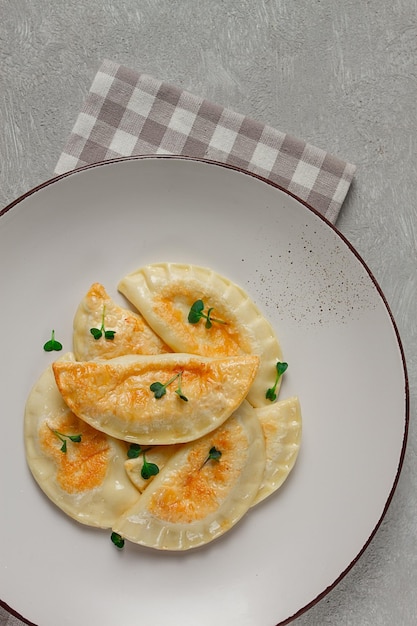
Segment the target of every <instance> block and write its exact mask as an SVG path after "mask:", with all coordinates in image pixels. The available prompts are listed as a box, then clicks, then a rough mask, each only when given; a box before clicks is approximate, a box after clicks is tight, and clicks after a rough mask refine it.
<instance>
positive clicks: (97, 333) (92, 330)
mask: <svg viewBox="0 0 417 626" xmlns="http://www.w3.org/2000/svg"><path fill="white" fill-rule="evenodd" d="M90 333H91V334H92V335H93V337H94V339H100V337H101V336H102V334H103V333H102V331H101V330H100V329H99V328H90Z"/></svg>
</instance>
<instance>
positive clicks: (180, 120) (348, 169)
mask: <svg viewBox="0 0 417 626" xmlns="http://www.w3.org/2000/svg"><path fill="white" fill-rule="evenodd" d="M155 154H157V155H161V154H166V155H167V154H169V155H179V156H187V157H191V158H193V157H194V158H199V159H208V160H212V161H217V162H219V163H226V164H228V165H232V166H234V167H238V168H239V169H242V170H246V171H248V172H251V173H254V174H257V175H259V176H261V177H263V178H265V179H267V180H270V181H271V182H273V183H275V184H277V185H279V186H280V187H282V188H283V189H286V190H288V191H289V192H290V193H292V194H293V195H295V196H296V197H298V198H300V199H301V200H303V201H304V202H306V203H307V204H308V205H310V206H312V207H313V208H314V209H316V210H317V211H318V212H319V213H321V214H322V215H323V216H324V217H325V218H326V219H328V220H329V221H330V222H333V223H335V221H336V219H337V217H338V215H339V212H340V209H341V206H342V204H343V202H344V200H345V197H346V194H347V192H348V190H349V187H350V185H351V182H352V179H353V176H354V173H355V170H356V167H355V165H353V164H351V163H348V162H346V161H343V160H342V159H340V158H338V157H336V156H333V155H331V154H330V153H328V152H326V151H324V150H322V149H321V148H317V147H315V146H313V145H312V144H310V143H308V142H305V141H302V140H300V139H297V138H296V137H294V136H292V135H290V134H287V133H283V132H281V131H280V130H277V129H275V128H273V127H271V126H269V125H267V124H263V123H260V122H258V121H256V120H254V119H252V118H250V117H248V116H245V115H243V114H240V113H237V112H235V111H233V110H232V109H230V108H226V107H223V106H220V105H218V104H215V103H213V102H210V101H209V100H207V99H204V98H202V97H199V96H196V95H194V94H192V93H191V92H189V91H186V90H183V89H180V88H178V87H176V86H174V85H172V84H170V83H167V82H164V81H161V80H158V79H155V78H154V77H152V76H150V75H148V74H145V73H139V72H136V71H135V70H132V69H130V68H128V67H125V66H123V65H120V64H118V63H116V62H114V61H110V60H107V59H106V60H104V61H103V63H102V64H101V66H100V68H99V70H98V72H97V73H96V75H95V77H94V79H93V82H92V85H91V87H90V90H89V93H88V95H87V98H86V100H85V102H84V104H83V106H82V109H81V111H80V113H79V115H78V117H77V119H76V122H75V124H74V127H73V129H72V132H71V134H70V136H69V138H68V140H67V143H66V145H65V147H64V150H63V152H62V154H61V156H60V158H59V160H58V163H57V165H56V168H55V174H62V173H65V172H68V171H71V170H73V169H76V168H78V167H81V166H84V165H88V164H92V163H97V162H101V161H106V160H109V159H113V158H117V157H124V156H136V155H142V156H151V155H155Z"/></svg>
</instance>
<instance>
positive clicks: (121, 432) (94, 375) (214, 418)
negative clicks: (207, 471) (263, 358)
mask: <svg viewBox="0 0 417 626" xmlns="http://www.w3.org/2000/svg"><path fill="white" fill-rule="evenodd" d="M258 365H259V358H258V357H256V356H246V355H244V356H239V357H227V358H220V359H209V358H206V357H200V356H196V355H189V354H164V355H158V356H125V357H119V358H118V359H111V360H108V361H86V362H72V361H66V362H65V361H57V362H56V363H54V364H53V371H54V375H55V379H56V382H57V385H58V389H59V391H60V393H61V395H62V397H63V398H64V400H65V402H66V403H67V405H68V406H69V407H70V409H71V410H72V411H73V412H74V413H75V414H76V415H77V416H78V417H80V418H81V419H83V420H85V421H86V422H87V423H89V424H90V425H92V426H94V428H97V429H98V430H103V431H104V432H106V433H107V434H109V435H112V436H114V437H118V438H120V439H124V440H125V441H132V442H137V443H140V444H147V445H151V444H168V443H180V442H185V441H191V440H192V439H196V438H197V437H200V436H202V435H204V434H206V433H207V432H210V431H212V430H214V429H215V428H217V426H219V425H220V424H221V423H223V422H224V421H225V420H226V419H227V418H228V417H229V416H230V415H231V413H232V412H233V411H234V410H235V409H236V408H237V407H238V406H239V404H240V403H241V402H242V400H243V399H244V398H245V396H246V394H247V391H248V389H249V387H250V385H251V384H252V381H253V379H254V377H255V375H256V371H257V368H258ZM171 379H173V382H172V383H171V384H170V385H167V387H166V393H165V394H164V395H163V396H162V397H160V398H156V397H155V395H154V393H153V391H152V390H151V389H150V386H151V385H152V384H153V383H161V384H163V385H164V384H166V383H168V381H170V380H171ZM179 384H180V385H181V390H182V393H183V395H184V396H185V397H186V398H187V400H183V399H181V397H180V396H179V394H178V393H177V391H178V389H179Z"/></svg>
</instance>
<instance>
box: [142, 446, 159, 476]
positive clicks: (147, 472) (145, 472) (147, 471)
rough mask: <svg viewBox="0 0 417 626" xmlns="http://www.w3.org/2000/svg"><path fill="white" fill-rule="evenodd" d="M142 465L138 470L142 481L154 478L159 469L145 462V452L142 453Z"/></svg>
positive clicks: (153, 464) (154, 464)
mask: <svg viewBox="0 0 417 626" xmlns="http://www.w3.org/2000/svg"><path fill="white" fill-rule="evenodd" d="M142 458H143V465H142V469H141V470H140V475H141V476H142V478H143V479H144V480H148V479H149V478H150V477H151V476H156V475H157V474H158V473H159V467H158V466H157V465H156V463H150V462H148V461H147V460H146V457H145V452H144V451H143V452H142Z"/></svg>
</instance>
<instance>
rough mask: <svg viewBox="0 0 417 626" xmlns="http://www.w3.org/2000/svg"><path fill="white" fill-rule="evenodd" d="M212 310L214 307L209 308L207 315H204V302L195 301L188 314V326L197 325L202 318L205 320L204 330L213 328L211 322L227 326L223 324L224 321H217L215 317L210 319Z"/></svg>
mask: <svg viewBox="0 0 417 626" xmlns="http://www.w3.org/2000/svg"><path fill="white" fill-rule="evenodd" d="M213 310H214V307H210V308H209V309H208V310H207V313H204V302H203V301H202V300H196V301H195V302H194V304H193V305H192V307H191V309H190V311H189V313H188V321H189V322H190V324H198V322H199V321H200V320H201V319H202V318H204V319H205V320H206V323H205V327H206V328H211V327H212V326H213V324H212V322H217V323H218V324H227V322H225V321H224V320H219V319H217V318H216V317H211V312H212V311H213Z"/></svg>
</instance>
